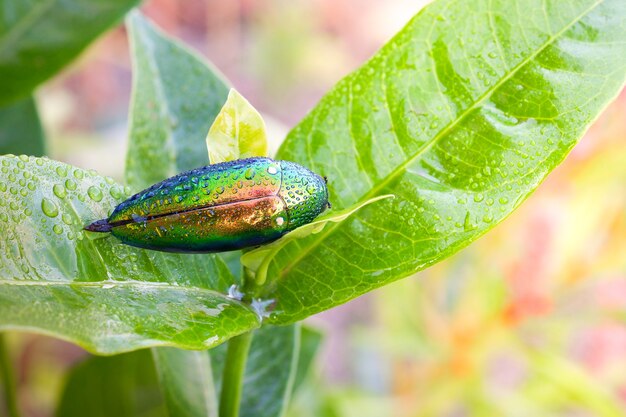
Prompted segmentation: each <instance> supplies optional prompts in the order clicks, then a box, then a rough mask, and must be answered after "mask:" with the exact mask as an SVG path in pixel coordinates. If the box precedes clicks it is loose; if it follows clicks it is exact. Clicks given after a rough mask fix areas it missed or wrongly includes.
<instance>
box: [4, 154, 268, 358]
mask: <svg viewBox="0 0 626 417" xmlns="http://www.w3.org/2000/svg"><path fill="white" fill-rule="evenodd" d="M0 167H1V170H2V176H1V179H0V329H21V330H31V331H37V332H41V333H46V334H51V335H53V336H57V337H61V338H63V339H66V340H70V341H72V342H74V343H77V344H79V345H81V346H83V347H84V348H85V349H87V350H90V351H92V352H97V353H103V354H112V353H118V352H123V351H128V350H134V349H138V348H140V347H145V346H177V347H183V348H188V349H207V348H210V347H212V346H215V345H217V344H219V343H221V342H223V341H224V340H226V339H228V338H230V337H232V336H235V335H237V334H240V333H242V332H245V331H248V330H250V329H253V328H255V327H257V326H258V325H259V318H258V316H257V314H256V313H255V312H254V311H253V310H252V309H251V308H250V307H248V306H246V305H244V304H242V303H240V302H238V301H236V300H233V299H231V298H229V297H227V296H226V295H224V294H226V293H227V291H228V288H229V287H230V285H231V284H232V282H233V281H234V278H233V277H232V275H231V274H230V271H229V270H228V268H227V266H226V265H225V264H224V262H223V261H222V260H221V259H220V258H219V257H218V256H216V255H180V254H167V253H160V252H153V251H147V250H141V249H137V248H132V247H130V246H126V245H123V244H121V243H119V242H118V241H117V240H116V239H114V238H112V237H107V238H102V239H90V238H89V237H88V234H89V233H88V232H84V231H83V230H82V228H83V226H84V225H86V224H88V223H89V222H91V221H93V220H95V219H99V218H103V217H106V216H107V214H108V211H110V210H112V209H113V208H114V207H115V206H116V205H117V204H119V203H120V202H121V201H122V200H123V199H124V198H125V196H124V191H123V190H122V188H121V187H119V186H117V185H116V184H114V182H113V180H111V179H109V178H103V177H100V176H98V175H96V173H95V172H93V171H84V170H81V169H78V168H73V167H71V166H69V165H66V164H62V163H59V162H55V161H50V160H48V159H44V158H32V157H30V158H29V157H26V156H21V157H19V158H18V157H14V156H2V157H0Z"/></svg>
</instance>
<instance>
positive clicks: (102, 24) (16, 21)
mask: <svg viewBox="0 0 626 417" xmlns="http://www.w3.org/2000/svg"><path fill="white" fill-rule="evenodd" d="M137 3H139V0H0V80H2V88H1V89H0V104H2V105H6V104H7V103H9V102H10V101H13V100H16V99H19V98H22V97H26V96H27V95H28V94H29V93H30V92H31V91H32V90H33V89H34V88H35V87H36V86H37V85H38V84H39V83H41V82H43V81H45V80H46V79H48V78H49V77H51V76H52V75H54V74H55V73H56V72H57V71H59V70H60V69H61V68H63V67H64V66H65V65H66V64H68V63H69V62H70V61H71V60H72V59H74V58H75V57H76V56H77V55H78V54H79V53H80V52H81V51H82V50H83V49H84V48H85V47H87V45H89V44H90V43H91V42H92V41H93V40H94V39H95V38H96V37H97V36H98V35H99V34H101V33H102V32H104V31H105V30H106V29H108V28H109V27H111V26H112V25H113V24H115V23H116V22H117V21H118V20H119V19H121V17H122V16H123V15H124V14H125V13H126V12H127V11H128V10H129V9H130V8H131V7H133V6H135V5H136V4H137Z"/></svg>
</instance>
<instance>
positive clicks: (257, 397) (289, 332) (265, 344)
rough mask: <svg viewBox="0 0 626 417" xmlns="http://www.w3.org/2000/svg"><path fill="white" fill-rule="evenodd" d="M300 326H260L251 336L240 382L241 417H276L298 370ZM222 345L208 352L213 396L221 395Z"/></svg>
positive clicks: (288, 393) (224, 350) (287, 396)
mask: <svg viewBox="0 0 626 417" xmlns="http://www.w3.org/2000/svg"><path fill="white" fill-rule="evenodd" d="M300 334H301V332H300V325H299V324H295V325H291V326H263V327H262V328H260V329H257V330H255V331H254V333H253V338H252V344H251V346H250V351H249V356H248V362H247V363H246V371H245V375H244V382H243V393H242V399H241V408H240V410H239V415H240V416H241V417H280V416H282V414H283V409H284V408H285V407H286V406H287V402H288V401H289V398H290V396H291V392H292V389H293V381H294V379H295V374H296V371H297V370H298V352H299V351H300ZM225 347H226V346H225V345H222V346H219V347H217V348H216V349H212V350H210V351H209V354H210V356H211V363H212V365H213V377H214V381H215V387H216V390H217V392H220V391H221V387H222V373H223V365H224V362H225V357H226V349H225Z"/></svg>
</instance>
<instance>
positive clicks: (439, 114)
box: [262, 0, 626, 323]
mask: <svg viewBox="0 0 626 417" xmlns="http://www.w3.org/2000/svg"><path fill="white" fill-rule="evenodd" d="M625 72H626V2H624V1H623V0H574V1H568V2H562V1H557V0H514V1H512V0H506V1H505V0H479V1H472V2H461V1H455V0H438V1H436V2H434V3H431V4H430V5H429V6H427V7H426V8H425V9H423V11H422V12H420V13H419V14H418V15H417V16H416V17H415V18H414V19H413V20H411V21H410V22H409V23H408V25H407V26H406V27H405V28H404V29H403V30H402V31H401V32H400V33H399V34H398V35H396V36H395V37H394V38H393V39H392V40H391V41H390V42H389V43H388V44H387V45H385V46H384V47H383V48H382V50H381V51H380V52H379V53H378V54H376V55H375V56H374V57H373V58H372V59H371V60H370V61H369V62H368V63H367V64H365V65H364V66H363V67H361V68H360V69H359V70H357V71H356V72H354V73H353V74H351V75H349V76H348V77H346V78H345V79H344V80H342V81H341V82H340V83H339V84H338V85H337V86H336V87H335V88H334V89H333V90H332V91H331V92H330V93H328V94H327V95H326V96H325V97H324V98H323V99H322V100H321V102H320V103H319V104H318V105H317V107H316V108H315V109H314V110H313V111H312V112H311V113H310V114H309V115H308V116H307V117H306V118H305V119H304V120H303V121H302V122H301V123H300V124H299V125H298V126H296V127H295V128H294V130H293V131H292V132H291V133H290V134H289V135H288V137H287V139H286V141H285V143H284V144H283V146H282V148H281V149H280V151H279V153H278V156H279V157H280V158H282V159H288V160H293V161H295V162H298V163H301V164H303V165H305V166H307V167H309V168H311V169H312V170H314V171H316V172H318V173H320V174H322V175H327V176H328V178H329V188H330V197H331V198H330V199H331V202H332V203H333V204H334V205H335V206H336V207H338V208H340V209H341V208H345V207H350V206H353V205H355V204H358V203H359V202H362V201H366V200H368V199H369V198H372V197H375V196H378V195H383V194H394V195H395V196H396V198H395V199H393V200H390V199H389V200H384V201H382V202H380V203H378V204H374V205H371V206H368V207H366V208H364V209H363V210H360V211H359V212H358V213H357V214H356V215H354V216H352V217H350V218H349V219H348V220H347V221H345V222H342V223H339V224H335V225H332V226H330V227H327V228H326V229H325V230H324V231H323V232H322V233H319V234H316V235H312V236H309V237H307V238H305V239H301V240H297V241H292V242H291V243H289V244H288V245H287V246H285V247H284V248H283V249H282V250H281V251H280V252H279V253H278V254H277V256H276V257H275V258H274V260H273V261H272V264H271V267H270V269H269V272H268V275H269V276H273V277H276V282H277V284H276V285H273V286H267V287H266V291H265V293H264V294H262V296H263V298H266V299H274V300H275V303H276V304H275V311H274V314H273V315H272V316H271V318H270V319H271V321H272V322H275V323H287V322H293V321H296V320H300V319H302V318H304V317H306V316H309V315H311V314H314V313H317V312H319V311H322V310H326V309H328V308H331V307H333V306H336V305H338V304H341V303H344V302H346V301H348V300H350V299H352V298H354V297H357V296H358V295H360V294H363V293H365V292H368V291H371V290H372V289H374V288H377V287H380V286H382V285H385V284H387V283H390V282H392V281H395V280H397V279H400V278H403V277H406V276H409V275H411V274H413V273H415V272H416V271H419V270H421V269H424V268H426V267H428V266H429V265H432V264H434V263H435V262H438V261H440V260H442V259H443V258H445V257H447V256H450V255H451V254H453V253H454V252H457V251H458V250H460V249H461V248H463V247H465V246H466V245H468V244H469V243H470V242H472V241H474V240H475V239H477V238H478V237H480V236H481V235H482V234H484V233H485V232H487V231H488V230H489V229H491V228H492V227H494V226H495V225H496V224H497V223H499V222H500V221H502V220H503V219H504V218H505V217H506V216H508V215H509V214H510V213H511V212H512V211H513V210H514V209H515V208H516V207H517V206H519V204H520V203H521V202H522V201H523V200H524V199H525V198H526V197H527V196H528V195H529V194H530V193H531V192H532V191H533V190H534V189H535V188H536V187H537V186H538V185H539V183H541V181H542V180H543V179H544V178H545V176H546V175H547V174H548V173H549V172H550V171H551V170H552V169H553V168H554V167H556V166H557V165H558V164H559V163H560V162H561V161H562V160H563V158H565V156H566V155H567V153H568V152H569V150H570V149H571V148H572V147H573V146H574V145H575V144H576V142H577V141H578V139H579V138H580V137H581V136H582V134H583V133H584V132H585V130H586V129H587V127H588V126H589V124H590V123H591V122H592V121H593V120H594V119H595V118H596V117H597V116H598V114H599V113H600V112H601V111H602V109H603V108H604V107H605V106H606V105H607V103H608V102H610V101H611V100H612V99H613V98H614V97H615V96H616V94H617V93H618V92H619V91H620V89H621V88H622V86H623V84H624V78H625Z"/></svg>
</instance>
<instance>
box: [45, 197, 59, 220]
mask: <svg viewBox="0 0 626 417" xmlns="http://www.w3.org/2000/svg"><path fill="white" fill-rule="evenodd" d="M41 210H42V211H43V214H45V215H46V216H48V217H56V216H58V215H59V209H58V208H57V206H56V204H54V202H53V201H52V200H49V199H47V198H45V197H44V198H43V200H41Z"/></svg>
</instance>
